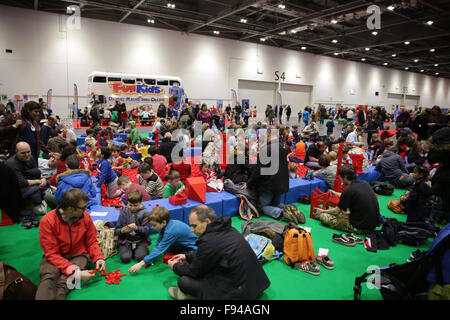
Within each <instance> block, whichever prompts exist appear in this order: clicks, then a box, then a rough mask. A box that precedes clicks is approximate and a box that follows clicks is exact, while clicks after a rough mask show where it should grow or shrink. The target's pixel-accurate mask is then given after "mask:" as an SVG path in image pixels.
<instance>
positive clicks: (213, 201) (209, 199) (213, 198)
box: [205, 192, 223, 216]
mask: <svg viewBox="0 0 450 320" xmlns="http://www.w3.org/2000/svg"><path fill="white" fill-rule="evenodd" d="M220 193H221V192H207V193H206V198H205V204H206V205H207V206H210V207H211V208H213V209H214V212H215V213H216V216H221V215H222V213H223V200H222V197H221V196H220Z"/></svg>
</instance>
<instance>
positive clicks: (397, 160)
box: [375, 151, 408, 181]
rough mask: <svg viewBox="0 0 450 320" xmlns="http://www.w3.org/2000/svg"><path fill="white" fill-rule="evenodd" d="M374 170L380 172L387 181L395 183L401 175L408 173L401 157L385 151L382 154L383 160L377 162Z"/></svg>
mask: <svg viewBox="0 0 450 320" xmlns="http://www.w3.org/2000/svg"><path fill="white" fill-rule="evenodd" d="M375 170H377V171H379V172H381V173H382V174H383V176H384V177H385V179H386V180H389V181H397V180H398V179H400V177H401V176H402V175H403V174H407V173H408V171H407V170H406V168H405V163H404V162H403V159H402V157H401V156H399V155H398V154H395V153H393V152H392V151H386V152H385V153H384V154H383V158H382V159H381V160H380V162H378V164H377V166H376V167H375Z"/></svg>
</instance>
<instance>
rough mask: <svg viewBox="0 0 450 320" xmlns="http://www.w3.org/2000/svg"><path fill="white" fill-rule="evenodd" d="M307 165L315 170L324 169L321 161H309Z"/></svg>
mask: <svg viewBox="0 0 450 320" xmlns="http://www.w3.org/2000/svg"><path fill="white" fill-rule="evenodd" d="M305 166H307V167H308V168H310V169H313V170H319V169H322V167H321V166H320V165H319V163H317V162H313V161H308V162H307V163H305Z"/></svg>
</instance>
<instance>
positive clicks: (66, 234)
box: [36, 188, 106, 300]
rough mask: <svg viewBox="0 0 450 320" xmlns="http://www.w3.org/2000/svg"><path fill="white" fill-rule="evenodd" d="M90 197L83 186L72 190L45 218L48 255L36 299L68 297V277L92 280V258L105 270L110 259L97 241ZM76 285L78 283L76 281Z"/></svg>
mask: <svg viewBox="0 0 450 320" xmlns="http://www.w3.org/2000/svg"><path fill="white" fill-rule="evenodd" d="M88 201H89V197H88V196H87V194H86V193H84V192H83V191H82V190H80V189H77V188H74V189H70V190H68V191H67V192H66V193H65V194H64V195H63V196H62V197H61V200H60V202H59V204H58V207H57V208H56V209H55V210H52V211H50V212H49V213H47V214H46V215H45V216H44V217H43V218H42V220H41V225H40V227H39V236H40V243H41V247H42V250H43V251H44V258H43V259H42V261H41V264H40V280H39V285H38V289H37V292H36V300H64V299H65V297H66V295H67V294H68V293H69V290H70V288H69V286H68V283H67V282H68V281H67V280H68V277H70V276H74V277H73V278H74V280H75V281H79V280H81V281H84V282H86V281H89V280H90V279H91V278H92V277H93V276H94V274H91V273H90V271H89V270H83V269H85V268H86V265H87V263H88V260H89V258H91V260H92V261H93V262H94V263H95V264H96V268H98V269H100V270H102V271H105V269H106V263H105V260H104V259H103V256H102V252H101V250H100V247H99V245H98V242H97V229H96V228H95V225H94V223H93V222H92V219H91V216H90V215H89V213H87V212H86V206H87V203H88ZM74 287H75V285H74Z"/></svg>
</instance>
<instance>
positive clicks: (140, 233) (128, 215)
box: [114, 206, 152, 245]
mask: <svg viewBox="0 0 450 320" xmlns="http://www.w3.org/2000/svg"><path fill="white" fill-rule="evenodd" d="M149 215H150V213H149V212H148V210H147V209H146V208H145V207H144V206H142V207H141V208H140V209H139V210H138V211H136V212H134V213H133V212H131V210H130V208H128V207H123V208H122V209H120V215H119V220H118V221H117V224H116V228H115V229H114V234H115V235H116V236H119V243H120V244H125V243H126V242H127V241H145V242H146V243H147V244H148V245H150V244H151V243H152V241H151V240H150V234H149V233H150V223H148V216H149ZM133 223H134V224H136V226H137V227H138V229H137V230H136V231H134V230H133V231H131V232H128V233H122V232H121V231H122V228H123V227H125V226H126V225H129V224H133Z"/></svg>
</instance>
